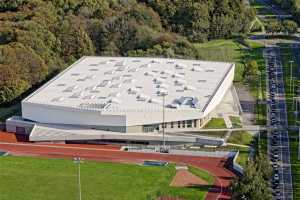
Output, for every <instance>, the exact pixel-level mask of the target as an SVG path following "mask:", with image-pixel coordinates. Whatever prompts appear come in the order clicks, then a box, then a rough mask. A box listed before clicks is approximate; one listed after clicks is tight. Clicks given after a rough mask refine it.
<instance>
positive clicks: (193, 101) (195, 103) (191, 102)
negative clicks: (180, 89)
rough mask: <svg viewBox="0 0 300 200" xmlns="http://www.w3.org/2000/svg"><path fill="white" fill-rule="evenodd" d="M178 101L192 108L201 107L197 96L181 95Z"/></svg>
mask: <svg viewBox="0 0 300 200" xmlns="http://www.w3.org/2000/svg"><path fill="white" fill-rule="evenodd" d="M176 103H177V104H179V105H186V106H190V107H192V108H198V107H199V100H198V98H197V97H180V98H179V99H176Z"/></svg>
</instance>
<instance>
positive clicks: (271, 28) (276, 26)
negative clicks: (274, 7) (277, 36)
mask: <svg viewBox="0 0 300 200" xmlns="http://www.w3.org/2000/svg"><path fill="white" fill-rule="evenodd" d="M281 31H282V25H281V23H280V22H279V21H278V20H272V21H270V22H269V23H268V24H267V26H266V32H267V33H271V34H274V33H280V32H281Z"/></svg>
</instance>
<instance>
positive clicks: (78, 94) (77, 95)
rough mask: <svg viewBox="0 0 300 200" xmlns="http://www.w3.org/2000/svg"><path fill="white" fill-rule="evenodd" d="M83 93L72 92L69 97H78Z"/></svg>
mask: <svg viewBox="0 0 300 200" xmlns="http://www.w3.org/2000/svg"><path fill="white" fill-rule="evenodd" d="M82 95H83V92H75V93H74V94H72V95H71V96H70V98H79V97H82Z"/></svg>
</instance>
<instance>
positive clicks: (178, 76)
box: [172, 73, 184, 78]
mask: <svg viewBox="0 0 300 200" xmlns="http://www.w3.org/2000/svg"><path fill="white" fill-rule="evenodd" d="M172 77H173V78H183V77H184V76H183V75H181V74H177V73H176V74H173V75H172Z"/></svg>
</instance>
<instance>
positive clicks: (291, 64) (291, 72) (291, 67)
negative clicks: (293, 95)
mask: <svg viewBox="0 0 300 200" xmlns="http://www.w3.org/2000/svg"><path fill="white" fill-rule="evenodd" d="M289 62H290V92H292V76H293V63H294V61H293V60H290V61H289Z"/></svg>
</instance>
